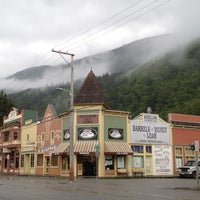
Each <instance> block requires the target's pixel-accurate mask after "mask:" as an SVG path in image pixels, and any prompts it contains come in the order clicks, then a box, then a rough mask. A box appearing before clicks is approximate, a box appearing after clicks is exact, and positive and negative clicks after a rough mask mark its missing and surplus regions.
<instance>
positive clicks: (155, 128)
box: [131, 120, 170, 144]
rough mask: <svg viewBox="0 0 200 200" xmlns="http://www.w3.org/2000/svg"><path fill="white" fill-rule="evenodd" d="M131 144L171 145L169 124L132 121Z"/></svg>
mask: <svg viewBox="0 0 200 200" xmlns="http://www.w3.org/2000/svg"><path fill="white" fill-rule="evenodd" d="M131 143H142V144H170V128H169V124H167V123H166V124H164V123H159V122H138V121H134V120H132V122H131Z"/></svg>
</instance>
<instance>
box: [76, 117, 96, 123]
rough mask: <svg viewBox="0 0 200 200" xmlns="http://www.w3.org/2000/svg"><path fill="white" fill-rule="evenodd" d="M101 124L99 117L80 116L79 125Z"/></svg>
mask: <svg viewBox="0 0 200 200" xmlns="http://www.w3.org/2000/svg"><path fill="white" fill-rule="evenodd" d="M97 123H99V116H98V115H78V116H77V124H97Z"/></svg>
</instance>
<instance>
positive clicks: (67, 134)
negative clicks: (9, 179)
mask: <svg viewBox="0 0 200 200" xmlns="http://www.w3.org/2000/svg"><path fill="white" fill-rule="evenodd" d="M69 139H70V129H65V130H64V131H63V140H69Z"/></svg>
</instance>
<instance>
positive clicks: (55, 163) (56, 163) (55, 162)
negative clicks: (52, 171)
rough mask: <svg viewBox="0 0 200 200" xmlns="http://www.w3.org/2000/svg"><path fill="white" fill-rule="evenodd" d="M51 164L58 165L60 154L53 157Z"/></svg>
mask: <svg viewBox="0 0 200 200" xmlns="http://www.w3.org/2000/svg"><path fill="white" fill-rule="evenodd" d="M51 166H58V156H52V157H51Z"/></svg>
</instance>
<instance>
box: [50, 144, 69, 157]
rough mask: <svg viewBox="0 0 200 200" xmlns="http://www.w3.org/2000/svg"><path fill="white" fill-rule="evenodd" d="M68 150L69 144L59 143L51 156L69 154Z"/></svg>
mask: <svg viewBox="0 0 200 200" xmlns="http://www.w3.org/2000/svg"><path fill="white" fill-rule="evenodd" d="M68 148H69V142H65V143H61V144H59V145H58V146H57V147H56V148H55V150H54V152H53V154H54V155H60V154H63V153H67V152H69V149H68Z"/></svg>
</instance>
